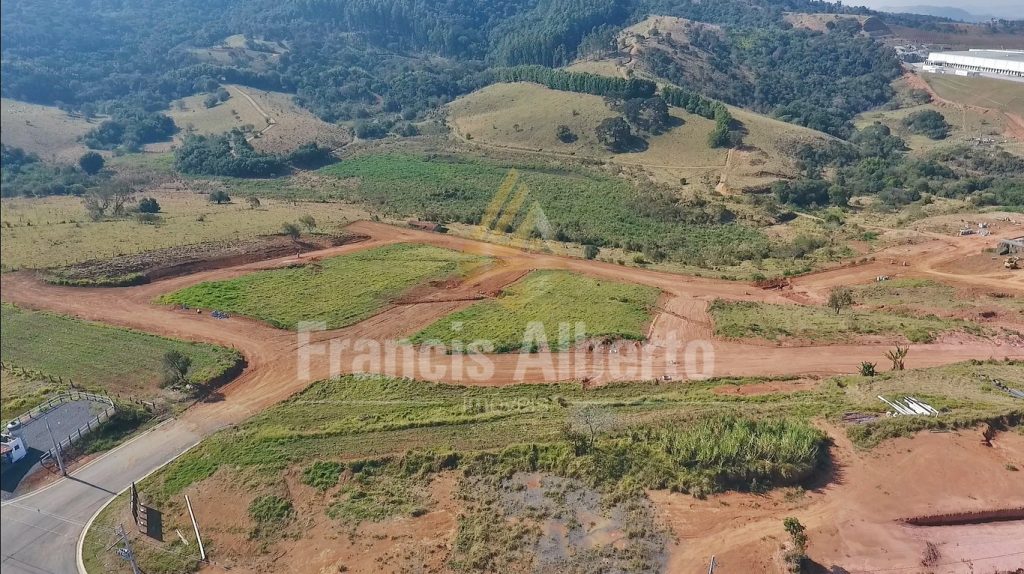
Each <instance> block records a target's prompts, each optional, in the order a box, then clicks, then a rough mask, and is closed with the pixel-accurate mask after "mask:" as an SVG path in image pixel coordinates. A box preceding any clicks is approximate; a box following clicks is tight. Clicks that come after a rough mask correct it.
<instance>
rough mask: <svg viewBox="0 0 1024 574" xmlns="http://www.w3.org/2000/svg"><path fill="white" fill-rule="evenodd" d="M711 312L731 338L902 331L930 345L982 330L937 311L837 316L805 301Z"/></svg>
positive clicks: (727, 306) (717, 306)
mask: <svg viewBox="0 0 1024 574" xmlns="http://www.w3.org/2000/svg"><path fill="white" fill-rule="evenodd" d="M709 311H710V312H711V316H712V318H713V319H714V322H715V334H716V335H718V336H720V337H730V338H746V337H759V338H764V339H779V338H782V337H793V338H797V339H809V340H814V341H841V340H846V339H850V338H852V337H855V336H857V335H899V336H902V337H904V338H906V339H907V340H909V341H911V342H913V343H927V342H930V341H932V340H934V339H935V337H936V336H937V335H939V334H940V333H943V332H947V331H957V330H962V331H968V332H971V333H974V334H981V333H982V332H983V329H982V328H981V327H978V326H977V325H974V324H973V323H969V322H967V321H961V320H957V319H946V318H940V317H936V316H934V315H933V316H925V317H912V316H902V315H895V314H892V313H891V312H887V313H880V312H873V311H867V312H865V311H856V310H854V311H843V312H842V313H839V314H837V313H836V312H835V311H833V310H831V309H828V308H826V307H810V306H805V305H777V304H768V303H754V302H746V301H723V300H716V301H715V302H714V303H712V304H711V307H710V309H709Z"/></svg>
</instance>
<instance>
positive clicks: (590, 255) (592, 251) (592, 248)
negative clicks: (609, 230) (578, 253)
mask: <svg viewBox="0 0 1024 574" xmlns="http://www.w3.org/2000/svg"><path fill="white" fill-rule="evenodd" d="M600 252H601V250H600V249H598V247H597V246H596V245H589V244H588V245H584V246H583V257H586V258H587V259H595V258H596V257H597V254H598V253H600Z"/></svg>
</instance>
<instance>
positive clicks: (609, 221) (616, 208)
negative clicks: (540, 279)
mask: <svg viewBox="0 0 1024 574" xmlns="http://www.w3.org/2000/svg"><path fill="white" fill-rule="evenodd" d="M510 169H511V166H510V165H506V164H501V163H498V162H494V161H489V160H483V159H472V158H466V157H464V156H462V157H455V156H442V155H438V156H432V157H425V156H415V155H409V154H378V155H361V156H356V157H352V158H349V159H346V160H345V161H342V162H340V163H338V164H335V165H332V166H328V167H325V168H323V169H321V170H320V173H321V174H322V175H325V176H331V177H335V178H341V179H342V180H343V181H345V182H346V183H347V185H338V186H337V187H336V191H335V192H334V195H333V196H332V197H336V198H341V199H346V200H350V201H354V202H357V203H363V204H367V205H368V206H370V208H373V209H377V210H379V211H381V212H382V213H383V214H384V215H386V216H388V217H406V216H416V217H427V216H429V217H432V218H437V219H438V220H440V221H446V222H462V223H470V224H480V223H481V222H482V221H483V222H484V223H487V220H486V218H484V214H485V213H487V212H488V206H489V205H490V204H491V202H492V200H494V198H495V197H496V196H497V195H498V194H499V190H500V189H501V187H502V183H503V182H505V179H506V177H508V176H509V173H510ZM515 171H516V174H517V176H518V182H520V183H522V184H523V185H524V186H525V189H526V192H525V194H524V195H523V197H522V203H521V206H520V208H519V209H518V210H516V211H515V212H512V210H511V209H508V207H509V206H511V205H512V203H513V202H512V201H511V200H510V201H508V202H507V203H506V204H503V205H505V206H506V210H505V211H501V212H500V214H501V219H502V221H504V218H505V217H506V215H507V217H508V224H509V225H508V226H507V228H506V227H505V226H504V225H500V227H502V228H501V229H497V231H499V232H504V231H510V230H512V229H518V228H519V227H520V225H521V224H522V223H523V222H524V221H525V220H526V218H527V217H528V216H529V214H530V212H531V210H532V209H533V208H534V207H536V208H538V209H539V210H540V214H542V215H543V217H544V218H545V219H546V220H547V221H548V222H549V223H550V225H551V233H550V237H549V238H550V239H556V240H559V241H561V240H565V241H572V242H575V243H593V244H596V245H599V246H606V247H608V246H610V247H626V248H628V249H629V250H631V251H643V250H646V249H649V248H654V249H658V250H661V251H663V252H664V253H665V255H666V256H667V257H668V259H670V260H673V261H677V262H686V263H690V264H693V265H699V266H705V267H715V266H728V265H737V264H739V263H740V262H742V261H744V260H747V259H752V258H754V259H758V260H760V259H761V258H769V257H771V255H772V248H773V247H775V246H776V244H777V243H778V242H776V241H773V240H771V239H769V238H768V237H767V236H765V235H764V234H763V233H761V232H760V231H759V230H758V229H756V228H754V227H753V226H748V225H744V224H739V223H726V224H718V223H715V224H708V223H702V222H704V221H717V220H716V219H715V216H714V214H712V213H711V212H712V211H714V208H716V207H717V206H715V205H711V206H705V207H699V208H698V207H694V206H687V205H682V204H679V203H676V199H678V198H676V199H673V198H672V197H669V196H666V195H659V194H658V193H657V192H655V191H652V190H640V189H637V188H635V187H633V186H631V185H630V184H629V183H627V182H626V181H624V180H622V179H618V178H613V177H609V176H605V175H598V174H596V173H593V172H586V171H582V170H571V169H556V168H552V167H548V166H541V165H534V166H531V165H524V164H522V163H520V164H518V165H517V166H516V170H515ZM520 189H522V188H519V187H517V188H516V192H517V193H518V192H519V190H520ZM510 195H515V194H510ZM506 212H508V213H506ZM534 213H536V212H534ZM691 218H692V219H691ZM492 228H493V225H492ZM532 229H533V227H532V226H528V229H527V230H526V231H531V230H532ZM779 261H782V260H781V259H780V260H779ZM763 263H764V264H765V265H769V264H771V263H772V262H771V261H767V260H765V261H764V262H763ZM801 263H806V261H802V260H801V261H799V262H796V263H793V262H790V263H789V264H790V265H791V266H797V265H799V264H801ZM775 264H776V265H781V263H779V262H775Z"/></svg>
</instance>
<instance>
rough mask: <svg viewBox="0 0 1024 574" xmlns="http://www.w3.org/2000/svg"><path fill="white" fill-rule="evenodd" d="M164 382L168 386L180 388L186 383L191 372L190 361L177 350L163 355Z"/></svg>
mask: <svg viewBox="0 0 1024 574" xmlns="http://www.w3.org/2000/svg"><path fill="white" fill-rule="evenodd" d="M163 369H164V381H165V382H166V383H167V384H168V385H170V386H182V385H185V384H187V383H188V374H189V371H191V370H192V359H191V358H190V357H189V356H188V355H186V354H184V353H182V352H181V351H177V350H170V351H167V352H166V353H164V358H163Z"/></svg>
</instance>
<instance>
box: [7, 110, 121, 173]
mask: <svg viewBox="0 0 1024 574" xmlns="http://www.w3.org/2000/svg"><path fill="white" fill-rule="evenodd" d="M0 119H2V121H3V126H4V129H3V132H2V137H0V139H2V140H3V143H4V144H6V145H9V146H14V147H20V148H22V149H24V150H25V151H28V152H32V153H35V154H37V155H39V157H40V158H42V159H44V160H49V161H57V162H60V163H65V164H74V163H75V162H76V161H78V158H79V156H81V155H82V154H83V153H85V152H86V151H88V148H86V147H85V144H83V143H82V142H80V141H78V138H80V137H81V136H83V135H85V133H86V132H88V131H89V130H91V129H93V128H94V127H96V126H97V125H99V123H100V121H102V120H100V119H96V120H93V121H92V122H89V121H87V120H86V119H85V118H82V117H72V116H71V115H69V114H67V113H65V112H64V111H62V110H61V109H60V108H57V107H55V106H42V105H39V104H30V103H27V102H19V101H17V100H11V99H8V98H3V99H2V100H0Z"/></svg>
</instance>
